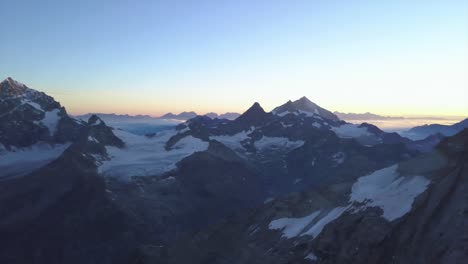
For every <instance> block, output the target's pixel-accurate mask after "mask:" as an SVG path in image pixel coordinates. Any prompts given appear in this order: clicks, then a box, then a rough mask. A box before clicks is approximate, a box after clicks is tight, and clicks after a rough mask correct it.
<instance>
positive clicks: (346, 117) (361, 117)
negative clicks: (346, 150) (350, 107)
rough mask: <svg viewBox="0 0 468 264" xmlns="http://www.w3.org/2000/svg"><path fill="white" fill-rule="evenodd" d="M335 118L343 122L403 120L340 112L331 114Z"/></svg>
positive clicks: (396, 117) (397, 117) (392, 117)
mask: <svg viewBox="0 0 468 264" xmlns="http://www.w3.org/2000/svg"><path fill="white" fill-rule="evenodd" d="M333 113H334V114H335V115H336V116H338V117H339V118H340V119H343V120H393V119H404V117H402V116H382V115H376V114H373V113H369V112H366V113H363V114H358V113H342V112H337V111H335V112H333Z"/></svg>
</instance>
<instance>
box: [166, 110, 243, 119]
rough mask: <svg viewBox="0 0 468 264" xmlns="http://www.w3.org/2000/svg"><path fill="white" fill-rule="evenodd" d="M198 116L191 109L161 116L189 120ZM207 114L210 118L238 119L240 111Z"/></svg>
mask: <svg viewBox="0 0 468 264" xmlns="http://www.w3.org/2000/svg"><path fill="white" fill-rule="evenodd" d="M196 116H198V114H197V113H195V112H193V111H191V112H182V113H180V114H173V113H167V114H165V115H162V116H160V117H159V118H163V119H177V120H189V119H191V118H194V117H196ZM205 116H208V117H209V118H212V119H214V118H219V119H229V120H233V119H236V118H237V117H239V116H240V114H239V113H234V112H227V113H224V114H220V115H218V114H217V113H214V112H210V113H206V114H205Z"/></svg>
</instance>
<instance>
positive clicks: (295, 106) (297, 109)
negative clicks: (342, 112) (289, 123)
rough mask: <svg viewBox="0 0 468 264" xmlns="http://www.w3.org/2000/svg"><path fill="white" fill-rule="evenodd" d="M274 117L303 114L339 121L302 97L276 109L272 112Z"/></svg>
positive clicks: (333, 115) (328, 112)
mask: <svg viewBox="0 0 468 264" xmlns="http://www.w3.org/2000/svg"><path fill="white" fill-rule="evenodd" d="M272 113H273V114H275V115H280V116H282V115H286V114H289V113H292V114H305V115H308V116H313V115H317V116H321V117H323V118H326V119H330V120H333V121H339V120H340V119H339V118H338V117H337V116H336V115H335V114H333V113H332V112H330V111H328V110H326V109H324V108H322V107H320V106H318V105H317V104H315V103H314V102H312V101H310V100H309V99H308V98H307V97H305V96H303V97H301V98H300V99H298V100H296V101H294V102H293V101H291V100H289V101H287V102H286V103H285V104H283V105H281V106H278V107H276V108H275V109H273V111H272Z"/></svg>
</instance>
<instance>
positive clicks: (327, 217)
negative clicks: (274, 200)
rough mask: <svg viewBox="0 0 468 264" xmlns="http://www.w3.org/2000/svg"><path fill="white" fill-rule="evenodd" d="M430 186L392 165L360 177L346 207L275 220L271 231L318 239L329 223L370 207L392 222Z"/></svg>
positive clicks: (271, 224) (270, 226)
mask: <svg viewBox="0 0 468 264" xmlns="http://www.w3.org/2000/svg"><path fill="white" fill-rule="evenodd" d="M429 183H430V181H429V180H428V179H427V178H425V177H423V176H416V175H405V176H402V175H399V173H398V166H397V165H393V166H390V167H387V168H384V169H381V170H377V171H375V172H373V173H371V174H369V175H366V176H362V177H360V178H359V179H358V180H357V181H356V182H355V183H354V184H353V186H352V188H351V195H350V198H349V202H348V204H347V205H345V206H340V207H335V208H332V209H331V210H329V211H328V213H326V214H324V213H320V210H319V211H315V212H313V213H311V214H309V215H307V216H304V217H301V218H280V219H276V220H273V221H271V222H270V225H269V229H276V230H281V232H282V234H283V235H282V236H283V237H286V238H293V237H297V236H303V235H310V236H312V237H313V238H316V237H317V236H318V235H319V234H320V232H322V230H323V228H324V227H325V226H326V225H327V224H328V223H330V222H332V221H334V220H335V219H337V218H338V217H340V216H341V215H342V214H343V213H344V212H349V213H357V212H359V211H362V210H364V209H366V208H368V207H379V208H381V209H382V210H383V215H382V217H383V218H385V219H386V220H387V221H393V220H396V219H398V218H400V217H402V216H404V215H405V214H407V213H408V212H409V211H411V207H412V205H413V201H414V199H415V198H416V197H417V196H418V195H419V194H421V193H422V192H424V191H425V190H426V188H427V186H428V185H429ZM322 211H323V210H322Z"/></svg>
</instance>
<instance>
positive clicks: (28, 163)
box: [0, 143, 70, 179]
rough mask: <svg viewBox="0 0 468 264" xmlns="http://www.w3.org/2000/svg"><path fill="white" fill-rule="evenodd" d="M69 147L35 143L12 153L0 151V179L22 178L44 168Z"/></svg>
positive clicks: (67, 145)
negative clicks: (13, 176)
mask: <svg viewBox="0 0 468 264" xmlns="http://www.w3.org/2000/svg"><path fill="white" fill-rule="evenodd" d="M69 146H70V144H69V143H67V144H48V143H37V144H34V145H32V146H31V147H28V148H20V149H15V150H13V151H6V150H2V149H0V179H1V178H6V177H9V176H12V175H15V176H23V175H25V174H28V173H30V172H32V171H33V170H35V169H38V168H40V167H42V166H45V165H46V164H48V163H49V162H51V161H53V160H55V159H56V158H58V157H59V156H60V155H62V153H63V152H64V151H65V149H67V148H68V147H69ZM2 147H3V145H2Z"/></svg>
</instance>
